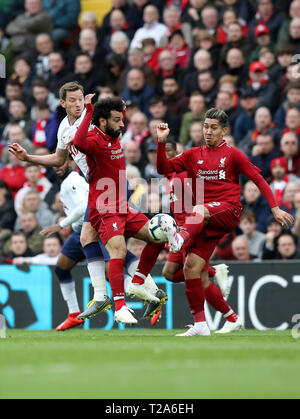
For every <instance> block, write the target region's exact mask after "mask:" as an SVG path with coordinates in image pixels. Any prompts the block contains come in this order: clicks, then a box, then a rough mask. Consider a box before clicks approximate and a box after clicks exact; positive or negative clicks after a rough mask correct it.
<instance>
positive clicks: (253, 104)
mask: <svg viewBox="0 0 300 419" xmlns="http://www.w3.org/2000/svg"><path fill="white" fill-rule="evenodd" d="M258 103H259V99H258V96H257V93H256V92H255V91H254V90H252V89H247V90H244V91H242V94H241V97H240V105H241V108H242V109H243V111H242V112H241V114H240V115H239V116H238V117H237V119H236V121H235V123H234V130H233V136H234V139H235V141H236V144H238V143H239V142H240V141H242V139H243V138H245V136H246V135H247V133H248V132H249V131H253V130H254V129H255V111H256V109H257V106H258Z"/></svg>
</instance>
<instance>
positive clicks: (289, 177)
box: [270, 157, 300, 206]
mask: <svg viewBox="0 0 300 419" xmlns="http://www.w3.org/2000/svg"><path fill="white" fill-rule="evenodd" d="M270 167H271V176H272V181H271V183H270V187H271V189H272V192H273V194H274V195H275V197H276V199H277V202H278V204H279V205H280V206H281V205H283V203H284V202H283V201H284V199H283V197H284V191H285V188H286V186H287V184H288V183H289V182H297V183H300V178H299V177H297V176H295V175H293V174H289V173H288V164H287V161H286V160H285V158H284V157H277V158H276V159H274V160H272V161H271V166H270Z"/></svg>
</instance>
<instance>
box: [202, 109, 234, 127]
mask: <svg viewBox="0 0 300 419" xmlns="http://www.w3.org/2000/svg"><path fill="white" fill-rule="evenodd" d="M204 119H216V120H217V121H218V122H219V123H220V125H221V126H222V128H225V127H227V126H228V116H227V114H226V113H225V112H224V111H222V110H221V109H216V108H212V109H209V110H208V111H207V112H206V114H205V118H204Z"/></svg>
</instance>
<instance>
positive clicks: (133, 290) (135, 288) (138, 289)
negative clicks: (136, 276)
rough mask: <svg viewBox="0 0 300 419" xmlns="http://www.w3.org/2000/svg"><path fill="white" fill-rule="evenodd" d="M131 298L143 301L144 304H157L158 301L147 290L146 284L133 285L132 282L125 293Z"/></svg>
mask: <svg viewBox="0 0 300 419" xmlns="http://www.w3.org/2000/svg"><path fill="white" fill-rule="evenodd" d="M126 294H128V295H129V296H130V297H131V298H137V299H138V300H142V301H145V302H146V303H159V299H158V298H157V297H155V294H154V295H153V294H152V292H151V291H150V290H149V289H148V288H147V286H146V283H144V284H142V285H140V284H133V283H132V282H131V283H130V284H129V285H128V288H127V292H126Z"/></svg>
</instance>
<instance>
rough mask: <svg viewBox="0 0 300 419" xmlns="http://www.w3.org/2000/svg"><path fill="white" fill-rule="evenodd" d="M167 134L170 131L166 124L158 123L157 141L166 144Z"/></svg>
mask: <svg viewBox="0 0 300 419" xmlns="http://www.w3.org/2000/svg"><path fill="white" fill-rule="evenodd" d="M169 134H170V129H169V125H168V124H165V123H160V124H159V125H158V126H157V139H158V141H159V142H160V143H164V142H166V141H167V138H168V136H169Z"/></svg>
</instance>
